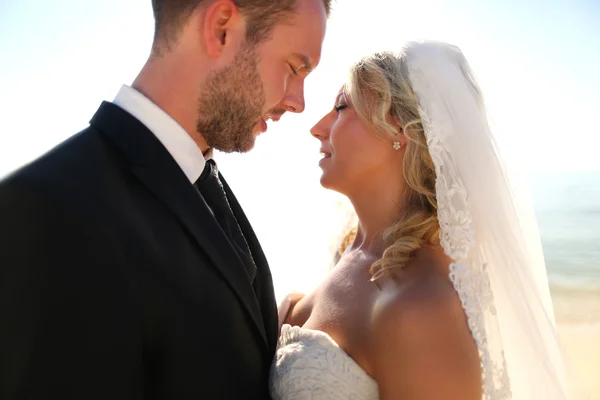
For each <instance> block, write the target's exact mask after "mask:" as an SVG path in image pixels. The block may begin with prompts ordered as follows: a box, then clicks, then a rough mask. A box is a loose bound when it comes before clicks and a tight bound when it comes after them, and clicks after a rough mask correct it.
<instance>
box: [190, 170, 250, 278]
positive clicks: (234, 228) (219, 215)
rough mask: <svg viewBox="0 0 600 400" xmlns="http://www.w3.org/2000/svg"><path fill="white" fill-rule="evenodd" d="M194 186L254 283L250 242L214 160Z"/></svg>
mask: <svg viewBox="0 0 600 400" xmlns="http://www.w3.org/2000/svg"><path fill="white" fill-rule="evenodd" d="M194 186H196V189H198V191H199V192H200V194H202V197H204V200H206V203H207V204H208V206H209V207H210V208H211V210H212V212H213V214H214V216H215V219H216V220H217V222H218V223H219V225H220V226H221V229H223V232H225V234H226V235H227V237H228V238H229V241H230V242H231V244H232V245H233V248H234V249H235V250H236V253H237V254H238V256H239V257H240V259H241V260H242V262H243V263H244V266H245V267H246V272H248V276H249V277H250V280H251V282H253V281H254V277H255V275H256V266H255V264H254V260H253V259H252V255H251V253H250V249H249V247H248V242H247V241H246V238H245V237H244V234H243V233H242V230H241V228H240V225H239V224H238V222H237V219H236V218H235V215H233V211H232V210H231V207H230V205H229V201H228V200H227V195H226V194H225V190H224V189H223V185H222V183H221V180H220V179H219V175H218V171H217V166H216V164H215V163H214V161H213V160H207V161H206V166H205V167H204V171H202V174H201V175H200V178H198V180H197V181H196V183H195V184H194Z"/></svg>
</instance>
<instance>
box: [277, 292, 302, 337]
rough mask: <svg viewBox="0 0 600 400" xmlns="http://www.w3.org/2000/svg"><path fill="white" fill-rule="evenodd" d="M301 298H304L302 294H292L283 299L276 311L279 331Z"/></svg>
mask: <svg viewBox="0 0 600 400" xmlns="http://www.w3.org/2000/svg"><path fill="white" fill-rule="evenodd" d="M302 298H304V293H297V292H292V293H290V294H288V295H287V296H286V297H285V298H284V299H283V301H282V302H281V304H280V305H279V308H278V310H277V311H278V315H279V328H280V329H281V325H283V324H284V323H285V322H286V319H287V317H288V315H289V314H290V313H291V311H292V310H293V309H294V307H295V306H296V304H297V303H298V302H299V301H300V300H301V299H302Z"/></svg>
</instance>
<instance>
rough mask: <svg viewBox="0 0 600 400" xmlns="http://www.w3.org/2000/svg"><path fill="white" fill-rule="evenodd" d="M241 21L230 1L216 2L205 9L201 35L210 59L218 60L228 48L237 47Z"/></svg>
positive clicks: (221, 0) (219, 0)
mask: <svg viewBox="0 0 600 400" xmlns="http://www.w3.org/2000/svg"><path fill="white" fill-rule="evenodd" d="M242 22H243V21H242V19H241V16H240V13H239V10H238V8H237V6H236V5H235V4H234V3H233V1H232V0H218V1H215V2H214V3H212V4H211V5H209V6H208V7H206V10H205V12H204V18H203V33H204V38H205V39H204V40H205V45H206V51H207V53H208V55H209V56H210V57H213V58H219V57H221V56H222V55H223V53H224V52H225V51H226V49H227V48H228V47H229V46H232V45H233V46H234V47H237V45H236V43H235V42H236V41H240V38H239V37H236V36H239V34H240V32H243V30H242V29H240V24H242Z"/></svg>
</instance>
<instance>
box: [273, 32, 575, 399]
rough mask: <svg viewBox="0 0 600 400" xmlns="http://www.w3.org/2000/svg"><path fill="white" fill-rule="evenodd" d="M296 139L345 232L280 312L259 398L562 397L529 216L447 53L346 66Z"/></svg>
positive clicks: (482, 114)
mask: <svg viewBox="0 0 600 400" xmlns="http://www.w3.org/2000/svg"><path fill="white" fill-rule="evenodd" d="M311 133H312V135H313V136H314V137H315V138H317V139H319V141H320V142H321V151H322V153H323V154H324V158H323V159H322V160H321V162H320V166H321V168H322V170H323V175H322V177H321V184H322V185H323V186H324V187H325V188H328V189H331V190H336V191H338V192H340V193H342V194H344V195H346V196H347V197H348V198H349V199H350V201H351V202H352V205H353V207H354V209H355V211H356V214H357V216H358V220H359V222H358V226H357V229H356V232H355V237H354V240H353V242H352V243H351V244H350V245H349V246H348V247H347V249H346V250H345V251H344V252H343V254H342V255H341V257H340V259H339V261H338V263H337V265H336V267H335V268H334V270H333V271H332V272H331V273H330V275H329V276H328V277H327V279H326V280H325V281H324V282H322V283H321V284H320V286H319V287H318V288H317V289H316V290H315V291H314V292H313V293H311V294H309V295H307V296H303V297H302V296H296V297H294V296H291V297H288V299H287V302H286V303H284V304H282V306H281V307H280V319H281V323H282V324H283V326H282V327H281V337H280V341H279V348H278V351H277V355H276V359H275V361H274V364H273V366H272V371H271V381H270V385H271V393H272V396H273V398H274V399H283V400H294V399H401V400H427V399H446V400H451V399H456V400H458V399H461V400H480V399H493V400H500V399H514V400H536V399H540V400H552V399H561V400H562V399H567V398H570V397H569V395H568V390H567V383H566V379H565V377H564V368H563V364H562V358H561V353H560V348H559V346H558V341H557V338H556V333H555V322H554V314H553V310H552V303H551V300H550V293H549V288H548V282H547V276H546V270H545V265H544V261H543V255H542V251H541V245H540V240H539V234H538V233H537V231H536V224H535V219H534V217H533V214H532V211H531V210H530V209H528V208H527V207H525V205H524V203H523V202H521V201H518V198H517V196H516V193H515V191H514V190H513V189H514V188H513V187H512V186H511V183H510V180H509V179H508V176H507V172H506V170H505V168H504V166H503V164H502V159H501V156H500V155H499V152H498V149H497V147H496V144H495V140H494V137H493V135H492V133H491V130H490V127H489V125H488V121H487V117H486V111H485V107H484V102H483V98H482V94H481V91H480V89H479V87H478V85H477V83H476V81H475V79H474V76H473V73H472V72H471V69H470V67H469V65H468V63H467V61H466V60H465V58H464V56H463V54H462V53H461V51H460V50H459V49H458V48H456V47H454V46H451V45H447V44H443V43H437V42H419V43H410V44H408V45H407V46H406V47H405V48H404V49H403V51H401V52H400V53H399V54H394V53H388V52H385V53H377V54H374V55H371V56H369V57H366V58H364V59H362V60H360V61H359V62H358V63H357V64H355V65H354V66H353V68H352V70H351V73H350V78H349V80H348V82H347V84H346V85H344V87H343V88H342V90H341V91H340V92H339V94H338V96H337V98H336V100H335V104H334V107H333V108H332V110H331V111H330V112H329V113H328V114H326V115H325V116H324V117H323V118H322V119H321V120H320V121H319V122H318V123H317V124H316V125H315V126H314V127H313V129H312V131H311Z"/></svg>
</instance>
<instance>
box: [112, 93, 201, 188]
mask: <svg viewBox="0 0 600 400" xmlns="http://www.w3.org/2000/svg"><path fill="white" fill-rule="evenodd" d="M113 103H114V104H116V105H117V106H119V107H121V108H122V109H123V110H125V111H127V112H128V113H129V114H131V115H132V116H134V117H135V118H136V119H137V120H139V121H140V122H141V123H142V124H144V125H145V126H146V128H148V129H149V130H150V132H152V133H153V134H154V136H156V138H157V139H158V140H159V141H160V142H161V143H162V144H163V146H164V147H165V148H166V149H167V151H168V152H169V154H171V157H173V159H174V160H175V162H176V163H177V165H179V168H181V170H182V171H183V173H184V174H185V176H186V177H187V178H188V179H189V181H190V182H191V183H194V182H196V181H197V180H198V178H199V177H200V174H201V173H202V171H203V170H204V165H205V159H206V160H207V159H209V158H212V157H213V152H212V149H209V150H208V151H207V152H206V154H202V151H201V150H200V148H199V147H198V145H196V142H194V140H193V139H192V138H191V137H190V135H189V134H188V133H187V132H186V131H185V129H183V127H182V126H181V125H179V124H178V123H177V121H175V120H174V119H173V118H172V117H171V116H170V115H169V114H167V113H166V112H165V111H164V110H162V109H161V108H160V107H158V106H157V105H156V104H154V103H153V102H152V101H151V100H150V99H148V98H147V97H146V96H144V95H143V94H142V93H140V92H138V91H137V90H135V89H134V88H132V87H130V86H127V85H123V86H122V87H121V90H119V93H118V94H117V96H116V97H115V99H114V101H113Z"/></svg>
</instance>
